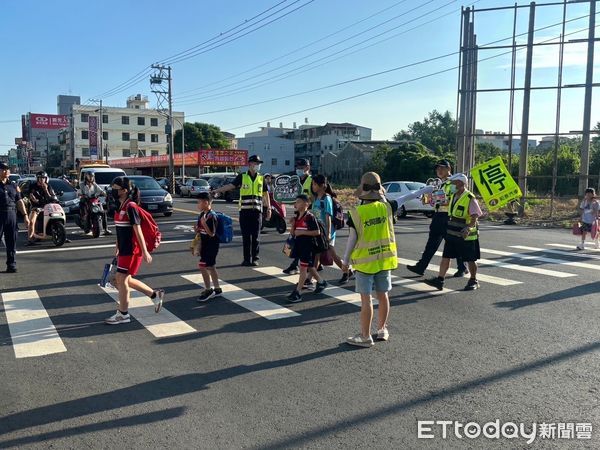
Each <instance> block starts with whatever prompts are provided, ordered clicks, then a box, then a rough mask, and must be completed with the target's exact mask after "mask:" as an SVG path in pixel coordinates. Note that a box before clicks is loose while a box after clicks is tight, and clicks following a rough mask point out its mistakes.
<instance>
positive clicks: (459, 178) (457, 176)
mask: <svg viewBox="0 0 600 450" xmlns="http://www.w3.org/2000/svg"><path fill="white" fill-rule="evenodd" d="M448 180H450V181H460V182H462V183H463V184H464V185H466V184H468V183H469V179H468V178H467V176H466V175H465V174H464V173H455V174H454V175H452V176H451V177H450V178H448Z"/></svg>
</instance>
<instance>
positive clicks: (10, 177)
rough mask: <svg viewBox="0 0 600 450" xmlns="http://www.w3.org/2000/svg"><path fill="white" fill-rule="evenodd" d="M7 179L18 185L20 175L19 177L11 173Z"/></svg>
mask: <svg viewBox="0 0 600 450" xmlns="http://www.w3.org/2000/svg"><path fill="white" fill-rule="evenodd" d="M8 179H9V180H10V181H12V182H14V183H17V184H19V181H20V180H21V175H19V174H18V173H11V174H10V175H9V176H8Z"/></svg>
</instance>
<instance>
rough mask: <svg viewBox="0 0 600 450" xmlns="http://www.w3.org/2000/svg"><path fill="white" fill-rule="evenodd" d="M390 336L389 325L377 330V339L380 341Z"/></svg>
mask: <svg viewBox="0 0 600 450" xmlns="http://www.w3.org/2000/svg"><path fill="white" fill-rule="evenodd" d="M389 338H390V333H389V332H388V329H387V327H383V328H382V329H381V330H377V340H378V341H387V340H388V339H389Z"/></svg>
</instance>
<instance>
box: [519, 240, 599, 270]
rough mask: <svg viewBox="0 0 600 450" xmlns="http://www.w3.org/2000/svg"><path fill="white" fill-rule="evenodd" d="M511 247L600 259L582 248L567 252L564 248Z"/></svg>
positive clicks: (596, 268)
mask: <svg viewBox="0 0 600 450" xmlns="http://www.w3.org/2000/svg"><path fill="white" fill-rule="evenodd" d="M511 247H512V248H518V249H520V250H531V251H537V252H545V253H552V254H554V255H561V256H572V257H574V258H584V259H587V260H593V261H600V257H599V256H596V255H590V254H586V253H581V250H572V251H570V252H567V251H564V250H552V249H547V248H538V247H528V246H525V245H511ZM571 248H572V247H571ZM593 267H594V269H593V270H600V267H598V266H593Z"/></svg>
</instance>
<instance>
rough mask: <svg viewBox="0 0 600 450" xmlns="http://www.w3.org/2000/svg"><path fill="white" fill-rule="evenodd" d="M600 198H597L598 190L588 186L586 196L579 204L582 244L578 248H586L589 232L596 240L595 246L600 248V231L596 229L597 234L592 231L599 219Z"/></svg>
mask: <svg viewBox="0 0 600 450" xmlns="http://www.w3.org/2000/svg"><path fill="white" fill-rule="evenodd" d="M599 206H600V205H599V204H598V200H596V191H595V190H594V189H593V188H587V189H586V190H585V197H584V198H583V201H582V202H581V204H580V205H579V209H580V210H581V227H580V230H581V244H579V245H578V246H577V250H584V249H585V238H586V236H587V233H590V237H591V238H592V240H594V248H599V247H600V245H599V243H598V232H597V230H595V231H596V235H595V236H594V235H592V231H593V228H594V224H595V223H596V220H597V219H598V207H599Z"/></svg>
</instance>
